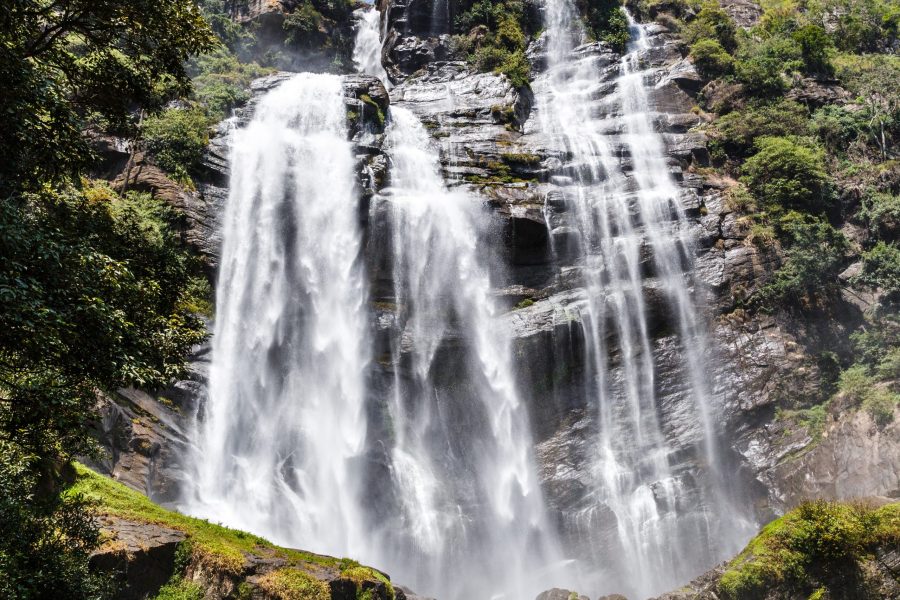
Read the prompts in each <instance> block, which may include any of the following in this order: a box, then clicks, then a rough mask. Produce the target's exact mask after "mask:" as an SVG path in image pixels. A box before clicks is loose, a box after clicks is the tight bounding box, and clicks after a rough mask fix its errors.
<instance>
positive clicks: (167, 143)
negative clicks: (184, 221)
mask: <svg viewBox="0 0 900 600" xmlns="http://www.w3.org/2000/svg"><path fill="white" fill-rule="evenodd" d="M209 127H210V120H209V118H208V117H207V116H206V113H205V112H204V111H203V110H202V109H200V108H187V109H185V108H168V109H166V110H164V111H162V112H161V113H159V114H158V115H151V116H150V117H148V118H147V119H145V120H144V124H143V127H142V128H141V133H142V137H143V141H144V146H145V147H146V148H147V150H148V151H149V152H150V154H151V155H152V156H153V159H154V160H155V161H156V162H157V164H159V166H160V167H161V168H162V169H164V170H166V171H168V172H169V173H170V174H172V175H173V176H174V178H175V179H176V180H178V181H185V182H186V181H190V174H191V173H192V172H194V171H196V169H197V167H199V165H200V163H201V161H202V159H203V152H204V150H206V146H207V144H209Z"/></svg>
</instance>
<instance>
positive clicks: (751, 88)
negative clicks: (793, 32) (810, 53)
mask: <svg viewBox="0 0 900 600" xmlns="http://www.w3.org/2000/svg"><path fill="white" fill-rule="evenodd" d="M735 58H736V60H735V64H734V72H735V77H736V79H737V80H738V81H739V82H741V83H743V84H744V86H745V87H746V89H747V91H748V92H749V93H751V94H753V95H756V96H759V97H772V96H777V95H780V94H781V93H782V92H783V91H784V90H785V89H786V88H787V87H788V79H787V76H788V75H790V74H791V73H794V72H797V71H800V70H801V69H802V68H803V66H804V62H803V53H802V49H801V48H800V46H799V44H797V42H796V41H795V40H793V39H792V38H786V37H781V36H771V37H766V38H761V39H760V38H755V37H750V36H748V35H745V36H744V37H743V38H742V41H741V44H740V47H739V49H738V51H737V53H736V56H735Z"/></svg>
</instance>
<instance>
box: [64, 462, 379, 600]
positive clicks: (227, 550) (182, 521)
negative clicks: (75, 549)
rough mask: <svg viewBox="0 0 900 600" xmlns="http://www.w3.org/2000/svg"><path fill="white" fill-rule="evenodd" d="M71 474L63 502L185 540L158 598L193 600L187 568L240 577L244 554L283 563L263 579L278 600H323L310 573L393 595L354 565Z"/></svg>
mask: <svg viewBox="0 0 900 600" xmlns="http://www.w3.org/2000/svg"><path fill="white" fill-rule="evenodd" d="M75 471H76V477H75V479H74V482H73V484H72V485H71V486H70V487H69V488H68V489H67V490H66V491H65V494H64V495H63V499H64V500H67V499H70V498H80V499H82V501H87V502H89V503H90V504H91V506H93V507H94V509H95V510H96V511H98V512H100V513H102V514H107V515H114V516H117V517H121V518H123V519H128V520H130V521H136V522H139V523H153V524H158V525H164V526H166V527H171V528H173V529H177V530H179V531H182V532H183V533H185V534H186V536H187V538H188V539H187V541H186V542H183V543H182V545H181V546H180V548H179V551H180V553H182V556H181V557H180V558H178V557H176V563H177V564H176V567H177V568H176V573H175V576H174V577H173V581H172V582H170V584H169V585H168V586H166V587H165V588H163V589H164V590H166V594H169V595H168V596H163V597H164V598H166V599H168V598H173V599H174V598H179V599H180V598H192V596H190V594H191V593H193V588H192V586H191V584H190V583H189V582H184V581H183V580H182V579H181V575H182V574H183V572H184V570H185V569H186V568H187V566H188V565H189V564H195V563H202V564H204V565H206V566H211V567H215V568H218V569H221V570H223V571H226V572H230V573H232V574H234V575H239V574H240V573H241V572H242V570H243V567H244V565H245V562H246V557H245V553H254V552H255V553H258V554H264V555H265V556H267V557H271V558H277V559H280V560H283V561H284V567H283V568H281V569H279V570H276V571H273V572H272V573H270V574H269V576H267V578H266V584H265V585H266V586H268V587H267V588H266V589H269V590H270V591H275V590H281V591H284V590H287V591H288V592H289V593H288V595H284V596H283V597H286V598H287V597H296V598H302V599H304V600H306V599H307V598H309V599H312V598H319V597H323V598H328V597H329V596H328V595H325V596H317V595H315V593H317V590H321V589H322V588H321V586H322V585H323V584H322V583H321V582H320V581H319V580H317V579H315V578H314V577H311V576H310V575H309V573H310V572H314V571H315V570H316V569H317V568H318V569H321V568H330V569H334V570H335V571H337V572H339V573H340V574H341V576H342V577H345V578H347V579H351V580H353V581H356V582H358V583H361V582H363V581H380V582H382V583H384V584H385V585H386V586H387V588H388V591H389V593H390V594H391V595H393V587H392V586H391V583H390V580H388V579H387V578H386V577H385V576H384V575H383V574H381V573H379V572H378V571H376V570H375V569H372V568H370V567H365V566H362V565H360V564H359V563H358V562H356V561H353V560H350V559H346V558H345V559H337V558H332V557H330V556H321V555H318V554H313V553H311V552H303V551H301V550H292V549H287V548H281V547H278V546H275V545H274V544H272V543H271V542H269V541H267V540H265V539H263V538H261V537H258V536H255V535H252V534H249V533H245V532H243V531H237V530H234V529H229V528H227V527H223V526H221V525H216V524H214V523H210V522H208V521H204V520H202V519H195V518H193V517H187V516H185V515H182V514H180V513H176V512H172V511H169V510H166V509H164V508H162V507H160V506H159V505H158V504H154V503H153V502H151V501H150V500H149V499H148V498H147V497H146V496H144V495H143V494H140V493H138V492H136V491H134V490H132V489H129V488H127V487H125V486H124V485H122V484H120V483H118V482H115V481H113V480H112V479H109V478H107V477H104V476H102V475H98V474H97V473H94V472H93V471H91V470H90V469H87V468H86V467H83V466H81V465H78V464H76V465H75ZM326 589H327V586H326ZM179 594H181V595H179ZM290 594H295V595H290ZM303 594H313V595H303Z"/></svg>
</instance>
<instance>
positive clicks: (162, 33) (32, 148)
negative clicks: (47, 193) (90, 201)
mask: <svg viewBox="0 0 900 600" xmlns="http://www.w3.org/2000/svg"><path fill="white" fill-rule="evenodd" d="M213 44H214V37H213V35H212V32H211V31H210V30H209V27H208V26H207V25H206V23H205V22H204V21H203V19H202V17H201V15H200V11H199V9H198V8H197V6H196V5H195V4H194V3H193V2H192V1H191V0H135V1H133V2H120V1H119V0H59V1H58V2H53V3H48V2H44V1H43V0H21V1H18V2H6V3H3V6H2V8H0V48H3V60H2V66H0V106H3V107H4V110H5V111H6V112H5V113H4V115H5V116H4V126H3V127H2V128H0V147H2V148H15V149H16V150H15V152H13V153H9V155H8V156H7V157H6V158H5V159H4V160H3V161H0V193H2V195H3V197H6V196H7V195H8V193H9V192H10V191H11V190H15V189H21V186H24V185H28V186H30V189H32V190H34V189H35V185H36V184H38V182H39V181H41V180H43V179H47V178H56V177H60V176H73V175H75V174H76V173H77V172H78V170H79V168H81V167H83V166H84V165H85V164H86V163H87V161H89V160H90V158H91V154H90V152H89V151H88V148H87V144H86V143H85V141H84V138H83V137H82V135H81V132H82V128H83V127H84V126H85V125H86V124H87V123H88V122H89V121H91V120H93V121H102V122H103V123H106V124H109V125H111V126H115V127H118V128H127V127H128V126H129V125H130V124H131V123H133V121H132V119H133V108H134V106H135V105H143V106H147V107H152V106H159V105H160V104H161V103H162V102H164V101H165V100H166V99H167V98H165V97H164V96H161V95H160V92H161V91H164V92H166V93H170V92H172V91H173V90H186V89H187V87H188V79H187V76H186V74H185V71H184V66H183V65H184V62H185V60H187V58H188V56H190V55H191V54H194V53H197V52H201V51H204V50H207V49H209V48H211V47H212V46H213Z"/></svg>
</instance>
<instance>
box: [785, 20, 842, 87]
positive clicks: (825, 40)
mask: <svg viewBox="0 0 900 600" xmlns="http://www.w3.org/2000/svg"><path fill="white" fill-rule="evenodd" d="M791 37H792V38H793V39H794V41H795V42H797V44H798V45H799V46H800V56H801V57H802V58H803V64H804V67H805V70H806V72H807V73H816V74H820V75H832V74H834V67H833V66H832V65H831V61H830V58H829V51H830V50H831V48H832V41H831V37H830V36H829V35H828V34H827V33H825V30H824V29H822V28H821V27H819V26H818V25H804V26H803V27H800V28H799V29H797V30H796V31H794V33H793V34H792V35H791Z"/></svg>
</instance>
